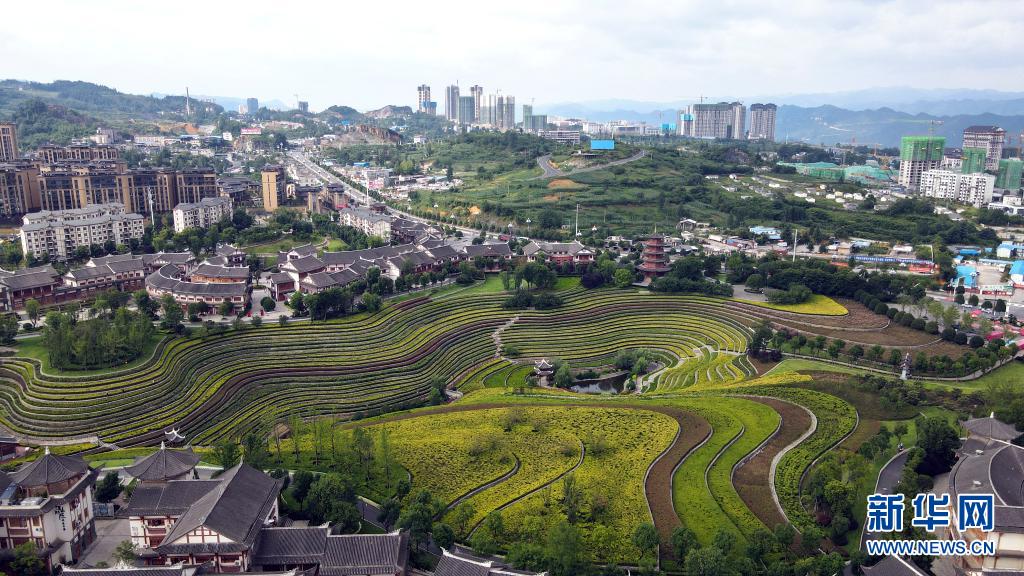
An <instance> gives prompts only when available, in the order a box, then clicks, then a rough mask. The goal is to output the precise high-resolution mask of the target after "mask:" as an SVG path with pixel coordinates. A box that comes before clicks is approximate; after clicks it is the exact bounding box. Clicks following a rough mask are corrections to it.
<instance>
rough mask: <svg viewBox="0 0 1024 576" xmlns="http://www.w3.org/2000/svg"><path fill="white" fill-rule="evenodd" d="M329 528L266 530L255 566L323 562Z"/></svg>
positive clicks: (257, 549) (260, 543) (259, 541)
mask: <svg viewBox="0 0 1024 576" xmlns="http://www.w3.org/2000/svg"><path fill="white" fill-rule="evenodd" d="M328 534H330V528H328V527H327V526H315V527H301V528H298V527H296V528H292V527H287V528H264V529H263V530H260V535H259V540H258V541H257V543H256V547H255V549H256V552H255V554H254V555H253V560H252V563H253V564H255V565H257V566H277V565H282V564H299V563H313V562H317V563H319V562H320V561H321V560H322V558H323V555H324V550H325V549H326V546H327V535H328Z"/></svg>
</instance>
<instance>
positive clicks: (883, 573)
mask: <svg viewBox="0 0 1024 576" xmlns="http://www.w3.org/2000/svg"><path fill="white" fill-rule="evenodd" d="M861 569H862V570H863V571H864V574H865V575H866V576H925V573H924V572H923V571H922V570H921V569H920V568H918V567H917V566H916V565H915V564H914V563H913V562H911V561H910V560H904V559H903V558H898V557H896V556H886V557H885V558H884V559H882V561H881V562H879V563H878V564H875V565H874V566H864V567H862V568H861ZM435 574H436V572H435Z"/></svg>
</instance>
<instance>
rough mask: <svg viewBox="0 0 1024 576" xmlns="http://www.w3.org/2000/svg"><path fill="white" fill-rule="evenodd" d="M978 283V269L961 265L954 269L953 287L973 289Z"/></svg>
mask: <svg viewBox="0 0 1024 576" xmlns="http://www.w3.org/2000/svg"><path fill="white" fill-rule="evenodd" d="M977 283H978V269H977V268H975V267H974V266H968V265H965V264H961V265H960V266H957V267H956V279H955V280H953V285H954V286H963V287H964V288H974V287H975V286H976V285H977Z"/></svg>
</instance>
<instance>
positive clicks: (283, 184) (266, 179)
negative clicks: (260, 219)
mask: <svg viewBox="0 0 1024 576" xmlns="http://www.w3.org/2000/svg"><path fill="white" fill-rule="evenodd" d="M260 183H261V185H262V191H263V209H264V210H266V211H267V212H273V211H274V210H277V208H278V206H280V205H281V204H284V202H285V199H286V195H287V192H288V190H287V186H288V182H287V179H286V175H285V170H284V166H264V167H263V171H262V172H260Z"/></svg>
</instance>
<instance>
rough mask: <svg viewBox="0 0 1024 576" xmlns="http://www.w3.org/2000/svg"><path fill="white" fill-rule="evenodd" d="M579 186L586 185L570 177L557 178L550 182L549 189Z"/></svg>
mask: <svg viewBox="0 0 1024 576" xmlns="http://www.w3.org/2000/svg"><path fill="white" fill-rule="evenodd" d="M579 188H586V185H584V184H580V183H579V182H574V181H572V180H569V179H568V178H555V179H554V180H552V181H550V182H548V189H549V190H558V189H569V190H575V189H579Z"/></svg>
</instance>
